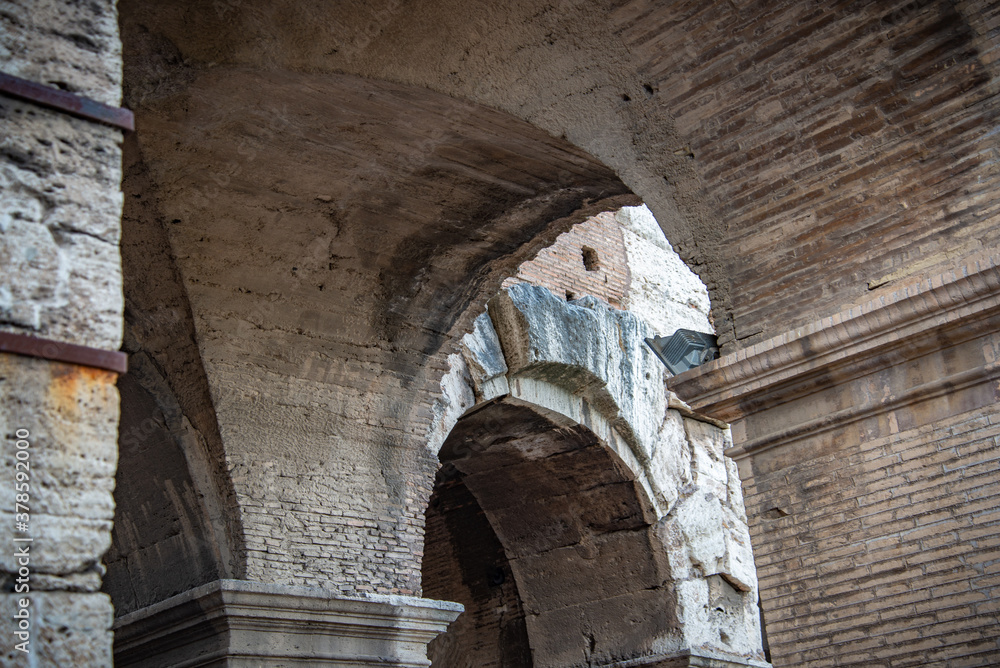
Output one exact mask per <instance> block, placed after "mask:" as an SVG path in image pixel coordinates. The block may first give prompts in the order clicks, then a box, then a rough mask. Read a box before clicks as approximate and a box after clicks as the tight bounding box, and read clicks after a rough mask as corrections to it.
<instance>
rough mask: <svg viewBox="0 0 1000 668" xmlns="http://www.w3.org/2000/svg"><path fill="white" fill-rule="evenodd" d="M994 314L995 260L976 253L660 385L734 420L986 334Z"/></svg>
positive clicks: (998, 291) (998, 308)
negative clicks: (934, 273)
mask: <svg viewBox="0 0 1000 668" xmlns="http://www.w3.org/2000/svg"><path fill="white" fill-rule="evenodd" d="M997 314H1000V257H994V256H983V257H981V258H979V259H974V260H970V261H969V263H968V264H967V265H965V266H963V267H959V268H956V270H954V271H952V272H948V273H946V274H940V275H938V276H934V277H931V278H929V279H922V280H920V281H916V282H913V283H910V284H907V285H904V286H902V287H900V288H899V289H897V290H895V291H894V292H892V293H890V294H888V295H884V296H882V297H880V298H878V299H874V300H872V301H869V302H867V303H865V304H864V305H861V306H854V307H851V308H849V309H847V310H845V311H842V312H841V313H838V314H836V315H834V316H832V317H829V318H824V319H822V320H819V321H817V322H814V323H812V324H810V325H807V326H805V327H800V328H798V329H795V330H792V331H790V332H786V333H785V334H782V335H780V336H777V337H774V338H772V339H770V340H768V341H763V342H761V343H758V344H756V345H753V346H751V347H749V348H747V349H745V350H740V351H737V352H736V353H731V354H729V355H726V356H724V357H722V358H721V359H718V360H715V361H714V362H710V363H709V364H705V365H703V366H700V367H698V368H696V369H692V370H691V371H688V372H685V373H683V374H680V375H678V376H675V377H674V378H671V379H669V380H668V382H667V387H668V388H669V389H670V390H671V391H673V392H676V393H677V394H678V395H679V396H680V397H681V398H682V399H684V400H685V401H686V402H688V403H689V404H691V406H692V407H693V408H694V409H695V410H696V411H698V412H701V413H704V414H706V415H708V416H711V417H713V418H716V419H719V420H724V421H727V422H734V421H736V420H739V419H741V418H744V417H746V416H747V415H751V414H753V413H756V412H759V411H761V410H764V409H766V408H770V407H773V406H776V405H779V404H781V403H784V402H786V401H789V400H791V399H795V398H798V397H801V396H803V395H804V394H808V393H811V392H815V391H818V390H820V389H824V388H827V387H832V386H834V385H837V384H841V383H844V382H847V381H850V380H853V379H854V378H857V377H860V376H862V375H865V374H869V373H871V372H872V371H874V370H877V369H880V368H885V367H888V366H891V365H893V364H897V363H898V362H899V361H900V360H903V359H914V358H916V357H919V356H921V355H924V354H926V353H928V352H930V351H932V350H935V349H940V348H942V347H945V346H946V345H952V344H955V343H958V342H960V341H964V340H969V339H972V338H974V337H976V336H979V335H982V334H983V333H986V332H989V331H992V330H994V329H995V327H996V323H995V322H994V320H995V316H996V315H997ZM840 417H843V416H840ZM747 449H750V448H747Z"/></svg>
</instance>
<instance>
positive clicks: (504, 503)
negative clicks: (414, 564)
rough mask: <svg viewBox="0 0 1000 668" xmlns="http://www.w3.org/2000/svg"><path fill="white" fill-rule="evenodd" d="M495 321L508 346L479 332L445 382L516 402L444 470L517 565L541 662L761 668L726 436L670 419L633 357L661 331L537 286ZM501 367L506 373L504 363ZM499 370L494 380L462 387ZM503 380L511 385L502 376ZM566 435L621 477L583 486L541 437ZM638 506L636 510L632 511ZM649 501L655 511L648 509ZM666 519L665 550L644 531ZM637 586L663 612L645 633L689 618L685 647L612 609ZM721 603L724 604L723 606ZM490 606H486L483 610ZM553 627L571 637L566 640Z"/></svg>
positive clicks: (453, 444) (520, 287)
mask: <svg viewBox="0 0 1000 668" xmlns="http://www.w3.org/2000/svg"><path fill="white" fill-rule="evenodd" d="M489 314H490V316H491V320H492V321H493V323H494V327H495V330H496V332H497V339H498V340H497V341H496V342H495V343H494V342H493V339H492V337H483V336H482V333H481V332H482V329H481V330H480V333H479V334H478V335H477V336H476V337H475V338H467V339H466V341H467V345H466V346H465V347H464V348H463V353H464V358H463V359H462V360H460V361H459V360H455V361H453V363H452V371H451V372H450V373H449V374H448V375H447V376H446V378H450V377H454V378H455V379H458V378H460V377H464V378H465V379H466V382H468V383H469V384H470V390H469V391H470V392H472V391H475V394H476V395H477V397H478V396H482V392H481V391H480V390H479V387H480V386H479V385H478V383H481V382H482V380H481V379H483V378H485V379H486V382H495V380H494V378H503V377H505V378H506V381H507V386H508V387H509V392H510V395H509V396H507V397H506V398H504V399H503V400H502V401H500V403H497V399H494V400H493V402H487V403H481V404H479V405H478V406H477V409H476V410H475V411H474V412H470V413H469V414H468V415H466V416H465V417H462V418H460V419H458V421H457V425H456V426H455V428H454V430H453V431H452V433H451V435H450V436H449V438H448V440H447V441H446V442H445V445H444V447H443V449H442V450H441V453H440V456H441V458H442V461H444V462H446V470H448V471H452V474H449V475H464V478H463V482H464V484H465V485H467V486H468V489H469V490H471V492H472V493H473V495H474V496H475V499H476V500H477V501H478V503H479V504H481V506H482V508H483V510H484V512H485V513H486V514H487V516H488V517H489V518H490V519H491V522H492V525H493V527H494V529H495V531H496V536H497V537H498V539H499V541H500V542H501V543H502V544H503V545H504V550H505V553H506V554H507V555H508V557H509V558H510V559H511V562H510V566H509V567H510V568H511V570H512V572H513V574H514V576H515V578H516V579H517V583H518V592H519V594H520V598H521V600H522V601H523V605H524V606H525V608H524V609H525V612H526V613H527V614H528V617H527V618H526V624H527V633H528V636H529V639H531V641H532V648H533V650H534V651H535V652H536V654H535V658H536V659H538V658H539V657H544V659H539V660H542V662H543V663H546V665H548V664H552V665H562V664H571V663H574V662H579V661H590V660H600V659H601V658H602V657H607V656H619V657H620V656H623V655H622V654H621V652H622V651H626V650H624V649H623V648H624V647H628V648H629V649H628V650H627V651H629V652H632V654H630V656H632V657H638V656H640V655H641V654H643V652H646V651H650V652H651V651H652V650H651V649H650V648H652V647H653V646H659V647H664V646H665V645H664V643H666V642H667V639H668V638H673V640H672V642H676V643H677V644H676V648H680V647H712V648H715V650H717V651H720V652H728V653H730V654H731V655H733V656H737V655H738V656H742V657H745V658H746V659H748V660H749V659H750V658H752V657H757V658H759V657H760V654H759V648H760V627H759V620H758V619H757V616H756V615H757V612H756V611H757V607H756V596H757V594H756V587H757V584H756V575H755V572H754V567H753V558H752V554H751V552H750V544H749V534H748V531H747V528H746V520H745V513H744V510H743V505H742V500H741V498H742V497H741V493H740V490H739V482H738V479H737V480H735V481H734V480H731V479H730V475H731V473H735V469H733V468H732V467H730V466H728V465H727V463H726V460H725V457H724V455H723V452H724V450H725V449H726V447H727V446H728V445H729V444H730V440H729V434H728V430H727V429H722V428H720V427H719V426H717V425H716V424H711V423H708V422H704V421H700V420H696V419H694V418H692V417H690V415H693V411H691V410H690V409H686V412H685V414H684V415H682V414H681V413H680V412H678V411H676V410H672V409H668V407H667V406H668V401H667V397H666V394H665V392H664V391H663V385H662V378H663V374H664V372H663V370H662V368H661V366H660V365H659V363H658V361H656V360H655V359H653V358H652V355H651V353H649V351H648V350H647V349H645V347H642V348H638V347H635V346H634V345H629V344H627V343H626V342H628V341H634V340H635V339H636V338H639V340H641V338H640V337H641V334H642V333H645V332H647V331H649V329H648V327H649V326H648V325H646V324H645V323H643V322H642V321H641V320H639V319H638V318H637V317H636V316H635V315H633V314H631V313H627V312H621V311H615V310H613V309H610V308H608V307H607V306H606V305H603V304H601V303H599V302H598V301H596V300H595V299H593V298H583V299H580V300H577V301H574V302H568V303H567V302H565V301H563V300H562V299H559V298H557V297H556V296H554V295H553V294H552V293H551V292H549V291H548V290H546V289H544V288H539V287H535V286H530V285H528V284H517V285H513V286H510V287H508V288H505V290H504V291H503V292H502V293H501V294H500V295H499V296H498V297H497V298H495V299H494V300H492V301H491V302H490V303H489ZM501 355H502V359H503V360H505V364H502V365H501V364H500V363H498V362H497V361H496V360H497V358H498V357H500V356H501ZM647 358H649V359H647ZM466 360H468V361H466ZM478 360H481V361H478ZM459 362H460V363H459ZM653 364H655V366H653ZM644 365H649V366H645V367H644ZM489 367H492V368H493V369H495V371H494V372H493V378H490V376H489V374H486V373H482V372H479V373H477V374H475V375H472V374H469V375H465V376H461V375H460V373H459V372H460V371H461V372H462V373H467V372H465V371H464V370H466V369H469V368H476V369H485V368H489ZM502 369H506V376H501V375H499V374H501V373H502ZM647 370H648V371H647ZM654 379H655V380H654ZM654 384H655V385H654ZM447 395H448V392H446V393H445V396H447ZM456 396H457V395H456ZM505 406H507V407H508V408H504V407H505ZM514 407H519V408H517V409H515V408H514ZM518 410H520V411H525V410H530V411H534V412H536V413H537V415H538V416H543V415H544V416H552V417H551V418H547V419H542V418H541V417H539V418H535V420H534V421H535V422H538V425H539V426H538V427H537V428H538V429H539V430H540V431H539V433H538V434H535V435H534V436H532V432H531V430H532V427H531V426H530V425H531V424H532V422H533V421H532V420H530V419H527V418H525V417H523V416H521V417H518V413H517V411H518ZM494 413H495V414H496V416H495V418H491V417H490V416H491V414H494ZM532 414H535V413H532ZM539 420H541V421H540V422H539ZM543 423H544V424H549V425H550V426H548V427H542V426H541V425H542V424H543ZM514 425H521V426H520V428H515V427H514ZM556 425H559V428H560V429H561V430H562V433H574V432H580V433H586V432H587V430H592V433H593V434H596V435H597V436H598V438H599V439H601V440H602V441H603V443H604V444H606V445H605V447H608V449H609V451H610V452H611V453H614V455H612V456H616V457H620V458H621V459H620V461H621V462H622V464H620V465H617V466H616V465H612V466H607V465H604V466H598V465H588V466H585V467H582V468H581V469H580V471H581V472H580V473H575V472H574V471H575V468H576V467H577V466H582V465H580V464H572V463H571V462H573V461H574V460H573V459H572V458H571V455H572V456H573V457H577V458H579V457H580V455H579V454H575V455H574V454H573V450H572V448H568V447H567V445H566V444H565V443H564V442H562V441H561V440H560V438H553V437H545V436H544V435H543V433H544V432H545V431H546V430H547V429H551V428H552V427H553V426H556ZM588 438H593V436H592V435H591V436H589V437H588ZM505 453H506V454H505ZM519 458H522V459H523V460H524V461H522V460H521V459H519ZM622 465H623V466H624V467H625V468H626V469H627V470H628V471H629V473H628V474H627V475H629V476H633V477H634V479H635V481H636V482H637V483H639V484H638V485H635V483H632V484H631V485H629V486H628V489H629V491H628V492H625V491H624V487H622V481H621V480H617V479H610V478H607V477H606V476H607V475H610V474H611V472H612V471H614V470H615V469H616V468H617V467H620V466H622ZM451 467H453V468H451ZM456 469H457V473H455V470H456ZM583 471H585V472H586V473H583ZM574 476H580V477H579V478H574ZM448 479H449V480H451V479H452V478H451V477H449V478H448ZM567 481H571V484H568V485H567V484H566V483H567ZM581 490H587V491H581ZM615 490H617V491H615ZM636 492H638V493H639V495H640V496H639V505H638V506H637V507H636V509H635V510H634V511H633V512H631V513H629V512H626V511H625V508H628V507H630V506H629V503H628V502H627V499H628V498H630V495H632V494H635V493H636ZM650 502H652V506H653V508H652V510H651V511H645V510H643V509H642V506H643V504H644V503H650ZM445 519H447V515H445ZM657 520H659V522H658V524H657V526H658V527H659V528H658V532H657V533H656V534H655V536H657V537H656V538H654V539H653V540H654V543H655V545H654V544H652V543H650V542H647V541H648V536H647V534H646V533H644V532H643V531H642V530H641V528H642V527H643V526H645V527H649V526H650V525H652V524H653V523H656V522H657ZM440 538H441V537H440V536H439V539H440ZM452 540H457V539H452ZM636 541H638V542H636ZM657 541H659V542H657ZM463 550H464V548H463V547H462V546H461V545H460V544H454V545H453V552H452V555H451V556H450V557H449V559H453V560H455V559H457V560H459V562H460V563H464V562H461V559H462V558H463V557H462V555H463V554H465V555H466V556H465V558H466V559H470V558H472V557H470V556H469V555H468V554H466V553H465V552H463ZM657 550H665V556H664V557H663V563H662V566H658V565H657V561H656V559H655V558H653V559H650V554H656V553H657ZM443 558H444V557H443V556H442V557H438V558H437V559H438V561H437V562H435V563H440V559H443ZM668 564H669V565H668ZM605 568H610V569H611V570H610V572H605V571H604V570H603V569H605ZM719 583H722V584H719ZM434 586H440V585H437V584H435V585H434ZM636 587H637V588H638V589H637V590H636V592H634V593H632V594H629V595H627V596H626V598H627V599H628V600H630V601H631V603H632V605H633V607H632V608H631V610H632V612H633V613H635V612H636V610H637V608H635V604H636V600H638V599H637V597H638V598H642V597H646V596H648V595H650V593H651V592H653V591H654V590H655V591H656V595H655V596H653V597H652V598H650V599H649V600H650V601H651V602H653V601H655V603H652V604H651V607H648V609H647V608H645V607H643V612H641V613H637V614H638V615H639V617H641V618H643V619H646V620H647V621H649V622H655V620H657V619H660V618H661V617H662V616H663V615H666V617H664V619H666V618H671V619H672V618H673V617H672V616H673V615H674V614H682V615H683V616H684V620H685V621H684V623H683V624H681V625H680V627H678V629H677V630H676V635H671V633H664V632H663V630H662V629H661V630H660V631H659V632H656V631H654V630H653V628H655V627H656V626H657V624H660V625H661V626H662V624H661V622H655V623H652V626H650V627H648V628H647V627H646V626H644V625H643V624H638V625H633V624H631V622H628V621H627V620H628V619H630V617H629V615H628V614H624V613H623V612H620V611H618V612H614V610H617V608H615V605H616V604H615V603H614V601H616V600H617V599H616V598H615V597H617V596H623V595H624V594H623V592H624V591H626V590H628V589H629V588H636ZM727 587H728V588H729V589H731V590H732V592H729V591H728V590H726V589H725V588H727ZM661 588H664V589H663V591H660V589H661ZM720 591H721V592H723V594H725V596H723V598H725V599H726V600H725V601H723V602H722V603H720V604H719V605H716V603H718V601H717V599H720V593H719V592H720ZM668 592H669V594H668ZM466 595H469V594H466ZM665 596H666V597H667V598H669V605H667V601H666V599H665V598H664V597H665ZM674 597H676V598H674ZM470 600H472V601H475V597H474V596H473V598H472V599H470ZM623 600H624V599H623ZM484 605H485V604H483V603H482V602H476V603H475V606H478V607H477V609H479V607H481V606H484ZM665 605H666V607H664V606H665ZM484 609H485V608H484ZM629 614H632V613H629ZM605 615H606V618H605ZM623 619H624V620H626V621H625V623H624V626H623V625H622V622H623ZM601 620H604V621H601ZM611 620H614V621H613V622H612V621H611ZM661 621H662V620H661ZM468 624H469V623H468V622H467V624H466V627H463V628H465V629H466V630H464V631H459V630H456V631H455V633H456V634H462V637H463V638H464V642H471V640H470V638H472V637H473V635H474V633H475V632H474V631H473V630H472V629H475V628H477V627H474V626H473V627H471V628H469V627H468ZM668 626H670V625H668ZM557 627H558V628H562V629H563V630H564V632H563V633H561V634H556V633H555V631H554V629H555V628H557ZM578 627H579V628H581V629H589V631H587V632H586V633H583V636H584V637H583V640H581V639H580V638H578V637H577V635H578V634H576V633H572V632H571V633H568V634H567V633H566V632H565V629H567V628H574V629H575V628H578ZM633 627H634V628H633ZM688 627H690V628H688ZM670 628H673V627H672V626H670ZM477 632H478V633H480V634H482V633H484V631H483V630H482V629H480V630H479V631H477ZM588 633H589V634H590V635H589V636H588V635H587V634H588ZM470 634H473V635H470ZM476 637H480V636H476ZM483 637H487V638H488V634H487V635H486V636H483ZM587 637H589V638H590V641H589V643H590V644H589V645H588V643H587V642H586V638H587ZM613 638H617V639H618V640H621V639H622V638H628V639H629V640H628V641H627V642H624V644H618V641H617V640H613ZM667 644H669V643H667ZM453 653H454V650H452V654H453Z"/></svg>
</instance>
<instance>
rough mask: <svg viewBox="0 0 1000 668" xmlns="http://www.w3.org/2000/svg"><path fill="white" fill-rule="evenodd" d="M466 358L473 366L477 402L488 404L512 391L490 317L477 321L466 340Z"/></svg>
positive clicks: (471, 370) (470, 365)
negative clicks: (487, 402)
mask: <svg viewBox="0 0 1000 668" xmlns="http://www.w3.org/2000/svg"><path fill="white" fill-rule="evenodd" d="M462 357H463V358H464V359H465V362H466V364H468V365H469V376H470V380H471V382H472V387H473V389H474V390H475V393H476V401H479V402H482V401H488V400H490V399H493V398H494V397H497V396H500V395H502V394H506V393H507V392H508V391H509V390H510V387H509V385H508V384H507V377H506V376H507V371H508V369H507V361H506V360H505V359H504V355H503V349H502V348H501V347H500V339H499V338H497V333H496V329H494V327H493V321H492V320H491V319H490V316H489V314H488V313H483V314H482V315H480V316H479V317H478V318H476V319H475V321H474V322H473V325H472V331H471V332H469V333H468V334H466V335H465V336H463V337H462Z"/></svg>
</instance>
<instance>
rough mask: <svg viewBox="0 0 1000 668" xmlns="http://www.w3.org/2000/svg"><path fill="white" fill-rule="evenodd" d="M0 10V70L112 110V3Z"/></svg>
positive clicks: (116, 72) (11, 3)
mask: <svg viewBox="0 0 1000 668" xmlns="http://www.w3.org/2000/svg"><path fill="white" fill-rule="evenodd" d="M2 8H3V11H2V12H0V70H2V71H4V72H5V73H7V74H13V75H15V76H18V77H21V78H23V79H28V80H31V81H35V82H37V83H40V84H45V85H47V86H52V87H54V88H61V89H63V90H69V91H72V92H74V93H77V94H80V95H85V96H87V97H90V98H93V99H94V100H97V101H98V102H103V103H104V104H109V105H113V106H117V105H118V103H119V102H120V101H121V84H122V60H121V55H122V53H121V42H120V41H119V39H118V20H117V19H118V15H117V13H116V11H115V2H113V0H94V1H92V2H73V1H72V0H5V1H4V3H3V5H2ZM81 203H82V202H81Z"/></svg>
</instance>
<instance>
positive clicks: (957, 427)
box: [672, 258, 1000, 668]
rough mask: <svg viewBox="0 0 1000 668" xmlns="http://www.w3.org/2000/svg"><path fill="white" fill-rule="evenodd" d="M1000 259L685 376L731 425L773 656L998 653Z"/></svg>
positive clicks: (963, 656) (958, 662)
mask: <svg viewBox="0 0 1000 668" xmlns="http://www.w3.org/2000/svg"><path fill="white" fill-rule="evenodd" d="M998 264H1000V260H998V259H997V258H980V259H979V260H977V261H975V262H972V261H970V262H969V263H967V264H966V265H964V266H962V267H958V268H956V269H955V270H954V271H952V272H947V273H946V274H943V275H939V276H936V277H934V278H933V279H930V280H926V281H916V282H911V283H909V284H907V285H906V286H904V287H903V288H901V289H900V290H898V291H897V292H896V293H895V294H893V295H892V298H882V299H877V300H873V301H871V302H868V303H866V304H864V305H863V306H862V307H856V308H853V309H851V310H849V311H846V312H844V313H842V314H839V315H838V316H836V317H834V318H827V319H824V320H822V321H818V322H816V323H814V324H813V325H811V326H810V327H806V328H800V329H798V330H795V331H794V332H790V333H789V334H787V335H786V336H784V337H779V338H776V339H772V340H770V341H765V342H762V343H760V344H757V345H755V346H752V347H750V348H748V349H747V350H744V351H740V353H738V354H733V355H727V356H725V357H723V358H722V359H721V360H719V361H718V362H716V363H712V364H710V365H706V366H705V367H699V368H698V369H695V370H694V371H692V372H688V373H687V374H684V376H678V377H677V378H676V379H674V381H672V387H673V389H674V390H675V391H677V392H678V393H679V394H680V395H681V396H682V397H683V398H685V399H688V400H691V401H693V404H694V405H695V406H696V407H697V408H699V409H701V410H704V411H706V412H707V413H708V414H710V415H714V416H717V417H720V418H722V419H727V420H729V421H731V422H732V431H733V438H734V442H735V443H736V447H735V448H733V449H732V450H731V451H730V452H729V454H730V455H731V456H733V457H734V458H736V459H737V461H738V462H739V466H740V475H741V478H742V480H743V486H744V494H745V499H746V504H747V514H748V517H749V519H750V522H749V524H750V527H751V532H752V541H753V546H754V553H755V559H756V562H757V567H758V575H759V578H760V583H761V599H762V608H763V613H764V619H765V625H766V629H767V632H768V639H769V641H770V647H771V657H772V660H773V662H774V665H775V666H810V667H812V666H857V667H859V668H861V667H864V668H872V667H883V668H902V667H904V666H929V665H930V666H995V665H997V664H998V662H1000V644H998V643H997V640H996V639H997V638H998V637H1000V618H998V616H997V612H998V605H997V603H996V601H997V600H998V595H1000V591H998V589H997V588H998V586H1000V550H998V546H1000V511H998V510H997V508H998V507H1000V448H998V445H1000V441H998V436H1000V414H998V412H997V405H998V403H1000V366H998V364H997V361H998V360H1000V337H998V336H997V335H996V332H997V330H998V327H1000V271H998V270H997V266H998ZM696 388H697V389H696Z"/></svg>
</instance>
